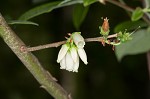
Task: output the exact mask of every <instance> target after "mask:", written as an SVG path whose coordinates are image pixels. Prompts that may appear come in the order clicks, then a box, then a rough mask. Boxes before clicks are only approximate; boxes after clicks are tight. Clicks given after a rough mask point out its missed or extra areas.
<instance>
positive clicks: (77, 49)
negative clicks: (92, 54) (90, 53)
mask: <svg viewBox="0 0 150 99" xmlns="http://www.w3.org/2000/svg"><path fill="white" fill-rule="evenodd" d="M84 45H85V41H84V38H83V37H82V36H81V33H80V32H74V33H72V35H71V36H70V38H68V39H67V42H66V43H65V44H63V45H62V47H61V49H60V51H59V53H58V58H57V63H60V69H66V70H68V71H73V72H78V68H79V57H80V58H81V60H82V61H83V62H84V64H86V65H87V64H88V62H87V55H86V52H85V50H84Z"/></svg>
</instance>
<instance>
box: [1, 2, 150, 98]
mask: <svg viewBox="0 0 150 99" xmlns="http://www.w3.org/2000/svg"><path fill="white" fill-rule="evenodd" d="M140 2H141V3H142V6H137V7H136V8H134V9H133V8H131V7H130V6H128V5H127V4H126V2H125V0H60V1H53V2H48V3H46V4H42V5H39V6H37V7H35V8H32V9H30V10H29V11H26V12H25V13H24V14H22V15H20V17H19V18H18V19H16V20H9V21H7V22H6V21H5V19H4V18H3V16H2V15H0V36H1V37H2V39H3V40H4V41H5V43H6V44H7V45H8V46H9V47H10V48H11V49H12V51H13V52H14V53H15V54H16V55H17V57H18V58H19V59H20V60H21V61H22V63H23V64H24V65H25V66H26V67H27V69H28V70H29V71H30V72H31V73H32V75H33V76H34V77H35V79H36V80H37V81H38V82H39V83H40V84H41V87H42V88H44V89H45V90H46V91H47V92H48V93H49V94H50V95H52V96H53V97H54V98H56V99H72V96H71V95H70V94H68V92H66V91H65V90H64V89H63V87H61V86H60V85H59V84H58V83H57V82H56V79H55V78H54V77H53V76H52V75H51V73H49V72H48V71H46V70H45V69H44V68H43V66H42V65H41V63H40V62H39V61H38V59H37V58H36V57H35V56H34V55H33V54H32V51H37V50H42V49H45V48H52V47H58V46H61V49H60V51H59V52H58V57H57V59H55V60H57V63H60V69H65V70H68V71H71V72H79V71H78V68H79V65H80V64H79V60H80V59H81V60H82V61H83V63H84V64H85V65H88V53H86V51H85V50H84V45H85V44H86V43H88V42H93V41H97V42H101V44H102V45H103V46H105V45H106V44H108V45H111V46H112V48H113V50H114V51H115V54H116V57H117V59H118V61H120V60H121V59H122V58H123V57H124V56H126V55H135V54H139V53H147V60H148V61H150V52H149V50H150V44H147V42H150V27H149V26H150V1H149V0H141V1H140ZM93 3H101V4H103V5H107V4H108V3H111V4H114V5H116V6H118V7H121V8H123V9H124V10H125V11H126V12H128V15H129V17H130V20H128V21H125V22H122V23H120V24H118V25H117V26H116V27H115V29H114V31H110V24H111V23H109V16H107V17H108V18H107V17H106V18H103V23H100V26H99V31H100V32H99V37H94V38H84V37H83V36H82V33H81V31H79V32H73V33H68V36H69V37H66V40H64V41H60V42H54V43H50V44H45V45H40V46H35V47H28V46H26V45H25V44H24V43H23V41H22V40H21V39H20V38H19V37H18V36H17V35H16V33H15V32H14V31H13V30H12V29H11V28H10V27H9V26H8V24H9V25H13V24H28V25H38V23H35V22H32V21H30V19H32V18H34V17H36V16H39V15H42V14H44V13H50V12H51V11H52V10H55V9H57V8H62V7H66V6H73V5H75V4H79V5H80V6H77V7H75V9H74V15H73V24H74V26H75V28H76V29H77V30H79V27H80V26H81V24H82V22H83V21H84V19H85V17H86V15H87V13H88V11H89V9H90V5H92V4H93ZM102 17H103V16H102ZM139 26H140V28H139ZM110 33H111V34H110ZM66 34H67V33H66ZM141 45H142V47H141ZM133 46H134V47H133ZM149 63H150V62H149ZM148 66H149V67H150V64H148Z"/></svg>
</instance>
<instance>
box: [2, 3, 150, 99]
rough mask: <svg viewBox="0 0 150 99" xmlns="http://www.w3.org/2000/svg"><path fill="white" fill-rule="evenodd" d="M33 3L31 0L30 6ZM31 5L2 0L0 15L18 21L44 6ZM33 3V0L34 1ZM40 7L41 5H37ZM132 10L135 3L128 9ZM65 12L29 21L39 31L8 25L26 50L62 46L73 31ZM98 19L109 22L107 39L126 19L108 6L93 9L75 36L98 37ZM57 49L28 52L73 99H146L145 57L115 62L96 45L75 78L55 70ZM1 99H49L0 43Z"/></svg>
mask: <svg viewBox="0 0 150 99" xmlns="http://www.w3.org/2000/svg"><path fill="white" fill-rule="evenodd" d="M33 1H36V0H33ZM33 1H32V0H1V1H0V12H1V13H2V15H3V16H4V17H5V19H7V20H8V19H17V18H19V16H20V15H21V14H23V13H24V12H25V11H27V10H29V9H31V8H33V7H35V6H38V5H40V4H44V3H46V2H48V1H56V0H43V2H41V3H35V2H33ZM37 1H38V0H37ZM39 1H42V0H39ZM128 4H129V5H130V6H132V7H135V6H138V5H140V4H139V2H138V1H137V0H131V2H129V3H128ZM73 7H74V6H68V7H64V8H59V9H56V10H53V11H52V12H50V13H48V14H43V15H40V16H38V17H35V18H33V19H32V20H31V21H34V22H36V23H38V24H39V26H38V27H37V26H32V25H11V27H12V29H13V30H14V31H15V32H16V34H17V35H18V36H19V37H20V38H21V39H22V40H23V41H24V42H25V43H26V44H27V45H28V46H36V45H41V44H47V43H52V42H56V41H61V40H65V38H64V37H65V36H66V34H67V33H72V32H74V31H76V29H75V28H74V26H73V22H72V10H73ZM101 17H108V18H109V23H110V29H111V33H113V32H112V31H113V29H114V27H115V26H116V25H117V24H118V23H120V22H122V21H125V20H130V17H129V16H128V14H127V13H126V12H125V11H124V10H123V9H121V8H119V7H117V6H114V5H112V4H109V3H107V5H102V4H100V3H95V4H92V5H91V7H90V10H89V12H88V14H87V17H86V18H85V20H84V22H83V24H82V26H81V28H80V31H81V32H82V35H83V37H85V38H88V37H96V36H100V35H99V29H98V27H99V25H101V24H102V21H103V20H102V19H101ZM59 49H60V47H59V48H49V49H44V50H40V51H36V52H33V53H34V54H35V56H37V57H38V59H39V61H40V62H41V64H42V65H43V66H44V68H46V69H47V70H48V71H50V72H51V73H52V75H53V76H54V77H56V78H57V79H58V83H60V84H61V85H62V86H63V87H64V88H65V89H66V90H67V91H68V92H69V93H71V94H72V96H73V98H74V99H149V98H150V97H148V95H149V77H148V69H147V60H146V54H144V53H143V54H139V55H132V56H126V57H124V58H123V59H122V61H121V62H118V61H117V58H116V56H115V53H114V51H113V50H112V47H111V46H106V47H103V46H102V45H101V44H100V43H98V42H90V43H87V44H86V46H85V50H86V53H87V55H88V63H89V64H88V65H84V64H83V62H82V61H80V67H79V72H78V73H72V72H68V71H66V70H60V69H59V67H60V65H59V64H57V62H56V59H57V54H58V51H59ZM0 99H53V98H52V97H51V96H50V95H49V94H48V93H47V92H46V91H45V90H44V89H42V88H40V85H39V83H38V82H37V81H36V80H35V79H34V77H33V76H32V75H31V73H30V72H29V71H28V70H27V69H26V68H25V66H24V65H23V64H22V63H21V62H20V60H19V59H18V58H17V57H16V56H15V54H14V53H13V52H12V51H11V50H10V48H9V47H8V46H7V45H6V44H5V43H4V41H3V40H2V39H0Z"/></svg>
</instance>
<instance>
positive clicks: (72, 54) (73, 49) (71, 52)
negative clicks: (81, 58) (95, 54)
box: [70, 46, 78, 62]
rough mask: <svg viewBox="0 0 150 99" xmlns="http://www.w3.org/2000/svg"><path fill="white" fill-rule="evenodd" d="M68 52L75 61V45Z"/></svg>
mask: <svg viewBox="0 0 150 99" xmlns="http://www.w3.org/2000/svg"><path fill="white" fill-rule="evenodd" d="M70 54H71V57H72V59H73V61H74V62H76V61H77V57H78V53H77V49H76V47H75V46H72V47H71V49H70Z"/></svg>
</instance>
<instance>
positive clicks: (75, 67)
mask: <svg viewBox="0 0 150 99" xmlns="http://www.w3.org/2000/svg"><path fill="white" fill-rule="evenodd" d="M78 68H79V56H77V60H76V62H75V64H74V66H73V72H78Z"/></svg>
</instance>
